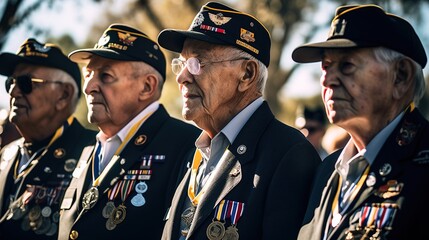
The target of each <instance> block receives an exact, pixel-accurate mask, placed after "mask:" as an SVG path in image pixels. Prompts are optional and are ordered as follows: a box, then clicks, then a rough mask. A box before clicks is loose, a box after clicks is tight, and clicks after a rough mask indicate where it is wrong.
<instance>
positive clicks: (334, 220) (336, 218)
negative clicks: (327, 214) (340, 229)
mask: <svg viewBox="0 0 429 240" xmlns="http://www.w3.org/2000/svg"><path fill="white" fill-rule="evenodd" d="M341 218H342V217H341V214H339V213H335V214H334V216H333V217H332V221H331V225H332V227H336V226H338V224H339V223H340V222H341Z"/></svg>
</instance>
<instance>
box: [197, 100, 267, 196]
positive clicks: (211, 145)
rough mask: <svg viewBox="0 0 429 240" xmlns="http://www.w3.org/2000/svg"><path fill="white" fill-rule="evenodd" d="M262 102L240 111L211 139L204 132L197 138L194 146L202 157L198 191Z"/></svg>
mask: <svg viewBox="0 0 429 240" xmlns="http://www.w3.org/2000/svg"><path fill="white" fill-rule="evenodd" d="M263 102H264V100H263V98H262V97H260V98H258V99H256V100H255V101H253V102H252V103H251V104H249V105H248V106H247V107H246V108H244V109H243V110H241V111H240V112H239V113H238V114H237V115H236V116H235V117H234V118H233V119H232V120H231V121H230V122H229V123H228V124H227V125H226V126H225V127H224V128H223V129H222V130H221V131H220V132H219V133H218V134H216V136H214V137H213V139H210V137H209V136H208V134H207V133H206V132H205V131H203V132H202V133H201V135H200V136H199V137H198V139H197V141H196V142H195V146H196V147H197V148H198V149H200V151H201V153H202V155H203V163H202V164H201V166H200V167H199V169H198V174H197V179H198V182H201V181H202V183H203V184H200V186H198V188H199V189H201V188H202V186H203V185H204V184H205V181H207V178H208V176H209V175H210V174H211V172H212V171H213V170H214V169H215V168H216V166H217V164H218V162H219V160H220V158H221V157H222V155H223V153H224V152H225V150H226V148H227V147H228V146H229V145H230V144H232V143H233V142H234V140H235V138H236V137H237V135H238V133H239V132H240V131H241V129H242V128H243V126H244V125H245V124H246V122H247V121H248V120H249V118H250V117H251V116H252V115H253V113H254V112H255V111H256V110H257V109H258V108H259V107H260V106H261V105H262V103H263ZM207 167H208V168H207ZM198 175H200V176H198ZM198 177H200V178H198ZM201 177H202V179H201Z"/></svg>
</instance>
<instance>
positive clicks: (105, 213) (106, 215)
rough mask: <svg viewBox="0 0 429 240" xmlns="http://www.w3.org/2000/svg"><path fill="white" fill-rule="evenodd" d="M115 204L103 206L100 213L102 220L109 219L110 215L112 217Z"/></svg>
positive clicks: (108, 203)
mask: <svg viewBox="0 0 429 240" xmlns="http://www.w3.org/2000/svg"><path fill="white" fill-rule="evenodd" d="M115 208H116V207H115V203H113V202H112V201H109V202H107V203H106V206H104V208H103V211H102V212H101V214H102V215H103V217H104V218H109V217H110V215H112V212H113V210H115Z"/></svg>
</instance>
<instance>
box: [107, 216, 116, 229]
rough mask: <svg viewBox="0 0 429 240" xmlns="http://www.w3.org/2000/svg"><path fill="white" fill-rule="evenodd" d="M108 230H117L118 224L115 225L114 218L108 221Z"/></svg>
mask: <svg viewBox="0 0 429 240" xmlns="http://www.w3.org/2000/svg"><path fill="white" fill-rule="evenodd" d="M106 228H107V230H109V231H112V230H113V229H115V228H116V224H114V223H113V219H112V218H109V219H107V222H106Z"/></svg>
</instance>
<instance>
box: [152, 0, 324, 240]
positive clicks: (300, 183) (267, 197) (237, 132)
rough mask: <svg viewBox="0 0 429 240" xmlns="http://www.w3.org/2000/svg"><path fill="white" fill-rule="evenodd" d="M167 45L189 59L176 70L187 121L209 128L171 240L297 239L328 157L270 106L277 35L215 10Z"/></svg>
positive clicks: (180, 196)
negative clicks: (267, 91) (268, 86)
mask: <svg viewBox="0 0 429 240" xmlns="http://www.w3.org/2000/svg"><path fill="white" fill-rule="evenodd" d="M158 41H159V43H160V45H161V46H163V47H165V48H167V49H169V50H172V51H174V52H179V53H180V58H176V59H173V61H172V69H173V72H174V73H175V74H176V75H177V78H176V81H177V83H178V84H179V89H180V90H181V92H182V96H183V101H184V105H183V110H182V114H183V116H184V118H185V119H187V120H191V121H193V122H195V123H196V125H197V126H199V127H200V128H202V129H203V130H204V131H203V133H202V134H201V135H200V137H199V138H198V140H197V141H196V143H195V144H196V146H197V148H198V150H197V151H196V152H195V154H194V158H193V160H192V164H190V166H191V167H190V169H189V170H188V172H187V173H186V175H185V177H184V178H183V180H182V182H181V183H180V185H179V186H178V188H177V190H176V193H175V196H174V198H173V200H172V206H171V209H170V212H169V219H168V222H167V223H166V226H165V228H164V233H163V239H178V238H180V239H185V238H186V239H207V238H208V239H238V237H240V238H241V239H262V238H264V239H294V238H296V236H297V234H298V230H299V227H300V226H301V222H302V220H303V217H304V213H305V209H306V206H307V201H308V197H309V193H310V189H311V183H312V181H313V176H314V174H315V169H316V167H317V166H318V164H319V162H320V158H319V157H318V155H317V152H316V151H315V149H314V148H313V147H312V146H311V144H310V143H309V142H308V141H307V140H306V139H305V137H304V136H303V135H302V134H301V133H300V132H299V131H297V130H296V129H294V128H292V127H289V126H286V125H284V124H282V123H281V122H279V121H278V120H277V119H275V117H274V115H273V114H272V112H271V111H270V109H269V107H268V104H267V103H266V102H265V101H264V100H263V98H262V93H263V91H264V85H265V81H266V79H267V67H268V65H269V62H270V61H269V59H270V36H269V33H268V31H267V30H266V29H265V27H264V26H263V25H262V24H261V23H260V22H259V21H258V20H257V19H256V18H254V17H253V16H251V15H249V14H246V13H243V12H240V11H237V10H234V9H231V8H229V7H227V6H225V5H222V4H219V3H215V2H210V3H208V4H206V5H204V6H203V7H202V8H201V10H200V12H199V13H198V14H197V16H196V17H195V19H194V21H193V22H192V24H191V27H190V29H189V30H188V31H182V30H172V29H167V30H164V31H162V32H161V33H160V35H159V36H158Z"/></svg>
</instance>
